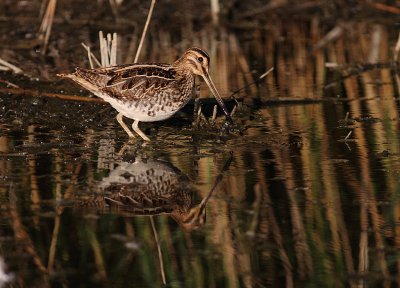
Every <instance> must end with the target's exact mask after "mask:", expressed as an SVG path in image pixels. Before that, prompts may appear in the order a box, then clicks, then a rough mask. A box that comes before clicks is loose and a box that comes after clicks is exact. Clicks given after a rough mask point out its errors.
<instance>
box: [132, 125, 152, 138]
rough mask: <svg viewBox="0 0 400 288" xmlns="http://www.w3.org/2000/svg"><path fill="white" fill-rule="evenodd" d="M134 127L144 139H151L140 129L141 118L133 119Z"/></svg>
mask: <svg viewBox="0 0 400 288" xmlns="http://www.w3.org/2000/svg"><path fill="white" fill-rule="evenodd" d="M132 129H133V131H135V132H136V133H137V134H139V136H140V137H142V138H143V140H144V141H150V139H149V138H148V137H147V136H146V135H145V134H144V133H143V132H142V131H141V130H140V129H139V120H135V121H133V124H132Z"/></svg>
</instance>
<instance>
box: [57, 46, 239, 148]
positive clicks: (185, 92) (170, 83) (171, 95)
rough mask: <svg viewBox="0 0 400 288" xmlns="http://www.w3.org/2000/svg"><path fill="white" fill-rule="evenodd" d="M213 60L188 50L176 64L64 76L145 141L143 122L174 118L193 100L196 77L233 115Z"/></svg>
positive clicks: (196, 50)
mask: <svg viewBox="0 0 400 288" xmlns="http://www.w3.org/2000/svg"><path fill="white" fill-rule="evenodd" d="M209 62H210V57H209V56H208V54H207V53H206V52H205V51H204V50H202V49H200V48H190V49H188V50H187V51H186V52H185V53H184V54H183V56H182V57H181V58H179V59H178V60H177V61H175V62H174V63H173V64H171V65H168V64H152V63H148V64H124V65H117V66H112V67H105V68H97V69H82V68H77V69H76V72H75V73H72V74H67V75H63V76H64V77H67V78H70V79H72V80H73V81H75V82H76V83H78V84H80V85H81V86H82V87H84V88H86V89H87V90H89V91H90V92H92V93H93V94H95V95H96V96H98V97H101V98H103V99H104V100H105V101H107V102H109V103H110V104H111V105H112V106H113V107H114V108H115V109H116V110H117V111H118V112H119V114H118V116H117V120H118V122H119V123H120V124H121V126H122V127H123V128H124V130H125V131H126V132H127V133H128V135H129V137H134V135H133V133H132V132H131V131H130V130H129V128H128V127H127V126H126V125H125V123H124V122H123V120H122V116H125V117H128V118H131V119H133V120H135V121H134V123H133V125H132V128H133V130H134V131H135V132H136V133H138V134H139V135H140V136H141V137H142V138H143V139H144V140H146V141H150V140H149V138H148V137H147V136H146V135H145V134H144V133H143V132H142V131H140V129H139V127H138V123H139V121H143V122H152V121H160V120H164V119H167V118H169V117H171V116H172V115H173V114H175V113H176V112H177V111H179V110H180V109H181V108H182V107H183V106H185V105H186V103H187V102H188V101H189V100H190V99H191V97H192V95H193V89H194V87H195V77H196V75H199V76H202V77H203V79H204V80H205V81H206V83H207V85H208V86H209V88H210V90H211V92H212V93H213V94H214V96H215V98H216V99H217V102H218V103H219V105H220V106H221V108H222V109H223V111H224V113H225V115H226V117H227V118H228V120H229V121H232V120H231V118H230V115H229V113H228V111H227V109H226V107H225V105H224V103H223V101H222V99H221V97H220V95H219V93H218V91H217V89H216V88H215V85H214V83H213V82H212V80H211V78H210V75H209V73H208V67H209Z"/></svg>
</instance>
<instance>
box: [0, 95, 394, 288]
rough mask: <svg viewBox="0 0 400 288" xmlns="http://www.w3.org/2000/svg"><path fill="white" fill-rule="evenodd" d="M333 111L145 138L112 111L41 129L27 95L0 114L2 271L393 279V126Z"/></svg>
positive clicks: (59, 278) (275, 111)
mask: <svg viewBox="0 0 400 288" xmlns="http://www.w3.org/2000/svg"><path fill="white" fill-rule="evenodd" d="M2 100H3V101H5V100H4V97H2ZM23 101H29V100H26V99H25V100H23ZM23 101H22V102H23ZM50 101H58V100H50ZM68 103H71V102H67V104H65V105H66V106H65V107H66V108H67V107H68ZM3 104H4V105H5V106H7V105H6V104H5V102H3ZM80 105H81V107H82V109H83V111H84V110H85V107H84V105H87V104H80ZM56 106H57V105H56ZM98 106H99V107H102V105H98ZM343 106H344V105H343V104H342V103H331V102H328V103H317V104H308V105H289V106H288V105H282V106H271V107H263V108H261V109H259V110H256V111H254V113H253V114H254V117H252V119H251V120H248V119H247V118H246V116H241V117H239V116H237V117H236V121H238V122H240V123H243V125H245V126H246V128H247V129H246V130H245V131H244V135H231V136H229V137H226V138H223V139H219V140H218V139H216V137H207V136H205V135H204V134H202V133H198V132H196V131H194V130H193V129H192V127H191V124H190V122H188V123H189V124H184V125H183V127H180V128H179V125H178V124H176V122H179V121H180V119H181V118H179V117H178V118H175V119H174V120H171V121H170V122H160V123H158V124H157V130H155V129H153V127H150V129H147V130H146V132H147V133H148V134H149V135H150V137H152V138H153V140H154V141H153V143H151V144H149V145H145V146H143V145H142V144H143V143H140V142H139V143H136V144H126V143H125V141H126V135H125V134H124V133H125V132H123V130H122V129H119V127H118V125H117V123H116V122H115V121H113V119H112V117H107V118H108V120H109V121H107V122H104V123H94V122H87V123H84V125H78V124H79V123H78V121H79V119H78V120H75V121H77V122H75V121H74V120H73V119H71V122H70V123H69V124H68V126H67V125H66V124H63V125H61V127H59V126H60V123H58V124H57V123H54V127H53V124H51V123H47V122H48V120H49V119H51V118H49V119H47V120H46V116H43V114H42V111H43V109H45V107H47V109H48V112H47V113H49V114H50V115H52V113H53V112H52V110H51V106H49V105H48V102H46V103H37V104H36V105H33V106H30V107H29V106H28V105H25V106H24V107H25V108H24V109H26V107H29V110H30V113H29V115H30V117H24V116H23V114H24V113H25V112H26V111H25V112H21V111H23V110H24V109H21V110H20V112H18V111H17V112H15V115H13V116H12V117H11V116H10V118H9V119H7V121H1V127H2V134H1V137H0V142H1V150H2V153H1V155H0V156H1V159H0V167H1V175H2V178H1V194H2V204H1V215H2V217H1V219H2V225H1V226H2V229H1V231H2V235H1V238H0V240H1V247H2V255H3V258H4V259H6V263H7V267H8V269H9V271H12V273H14V275H15V276H16V279H17V281H18V283H21V284H25V285H27V283H31V284H32V285H33V286H41V285H44V283H51V285H55V284H56V283H58V284H60V285H68V286H72V285H75V284H76V285H85V286H86V285H99V284H100V285H105V286H113V287H120V286H121V287H122V286H126V285H130V284H131V283H135V286H144V287H149V286H151V287H152V286H154V287H158V286H160V285H161V283H162V282H163V277H162V274H164V277H165V278H164V279H165V280H164V281H166V283H168V286H174V287H175V286H178V287H191V286H208V287H210V286H218V287H221V286H245V287H264V286H275V287H276V286H288V287H290V286H291V283H292V284H293V285H295V286H299V285H303V284H306V283H307V285H318V286H319V285H323V286H326V285H327V283H331V284H329V285H328V286H330V285H332V286H347V285H350V286H353V285H363V284H368V285H375V284H377V283H381V282H382V281H387V283H389V282H393V281H396V278H395V277H396V275H395V274H393V272H394V271H396V267H397V265H398V262H397V258H398V252H397V249H398V246H397V245H398V244H397V242H398V241H397V240H398V239H397V238H398V235H397V234H398V233H397V219H398V218H397V217H398V215H397V212H396V211H397V210H398V207H397V206H398V205H399V201H398V197H397V196H396V194H397V191H398V189H399V188H398V187H399V186H398V183H399V182H398V173H399V167H398V157H399V154H398V153H399V151H398V147H399V146H398V145H397V143H398V141H399V137H398V134H397V133H396V131H397V125H398V120H397V119H390V120H387V119H386V120H385V119H374V121H369V120H370V119H371V118H369V119H364V120H363V121H361V120H358V121H356V120H352V121H350V120H351V119H348V122H352V123H351V126H350V127H348V126H347V127H343V125H344V124H343V123H342V122H343V119H345V117H346V115H345V113H344V109H343ZM72 107H75V106H74V105H73V104H72V103H71V108H72ZM7 110H8V111H11V109H7ZM327 111H329V116H328V117H327V116H325V117H322V115H327ZM56 112H57V111H56ZM110 112H111V113H110V114H112V111H110ZM82 113H83V114H82V115H81V117H82V118H83V119H84V118H86V117H89V116H90V114H89V115H87V114H86V116H85V113H84V112H82ZM21 115H22V116H21ZM282 115H284V117H282ZM370 116H372V117H374V115H370ZM12 119H14V120H12ZM181 120H182V121H184V120H185V119H184V118H182V119H181ZM346 125H347V124H346ZM82 126H87V127H84V128H82ZM180 126H182V124H181V125H180ZM176 129H178V130H179V133H178V131H176ZM348 131H353V134H352V135H350V137H349V138H348V139H347V141H341V140H343V139H344V138H345V137H346V135H347V134H348ZM214 136H215V135H214ZM229 161H231V162H230V163H228V164H227V162H229ZM224 165H225V166H226V167H225V168H224ZM218 175H220V176H222V180H218V179H217V178H218ZM214 184H216V185H217V186H216V189H215V191H214V190H213V189H212V187H213V185H214ZM209 193H211V195H210V198H209V200H208V202H206V203H205V204H206V205H205V207H203V208H204V211H203V208H202V207H201V204H200V203H201V201H202V199H205V198H206V197H207V195H208V194H209ZM203 204H204V203H203ZM199 211H201V212H199ZM159 214H161V215H159ZM156 239H157V240H156ZM161 263H162V264H161ZM47 272H49V273H48V274H47ZM31 284H30V285H31ZM388 285H389V284H388Z"/></svg>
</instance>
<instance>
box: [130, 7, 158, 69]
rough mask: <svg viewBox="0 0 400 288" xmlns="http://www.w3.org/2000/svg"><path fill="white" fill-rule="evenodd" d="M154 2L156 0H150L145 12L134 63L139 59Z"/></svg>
mask: <svg viewBox="0 0 400 288" xmlns="http://www.w3.org/2000/svg"><path fill="white" fill-rule="evenodd" d="M155 4H156V0H151V4H150V9H149V13H148V14H147V19H146V24H145V25H144V28H143V34H142V37H141V38H140V42H139V47H138V49H137V51H136V56H135V60H134V63H137V61H138V60H139V55H140V51H141V50H142V46H143V42H144V38H145V37H146V33H147V29H148V27H149V23H150V19H151V15H152V14H153V10H154V6H155Z"/></svg>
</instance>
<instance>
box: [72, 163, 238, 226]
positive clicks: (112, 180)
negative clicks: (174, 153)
mask: <svg viewBox="0 0 400 288" xmlns="http://www.w3.org/2000/svg"><path fill="white" fill-rule="evenodd" d="M231 158H232V157H230V158H229V160H228V161H227V163H226V164H225V166H224V168H223V170H222V171H221V173H220V174H219V175H218V176H217V179H216V180H215V183H214V185H213V187H212V189H211V190H210V191H209V193H208V194H207V195H206V196H205V197H204V198H203V199H202V201H201V202H200V204H198V205H194V204H193V195H194V193H195V189H194V188H193V187H192V186H191V183H190V181H189V179H188V177H187V176H186V175H184V174H183V173H182V172H181V171H179V170H178V169H177V168H175V167H173V166H172V165H171V164H170V163H168V162H166V161H162V160H155V159H142V158H136V159H135V160H134V161H133V162H119V163H118V167H117V168H115V169H114V170H113V171H111V173H110V174H109V176H107V177H105V178H103V179H102V181H101V182H100V183H99V185H98V188H99V191H100V192H101V193H97V194H94V195H93V194H92V195H87V196H84V197H82V198H81V199H80V201H79V202H78V203H77V204H76V205H75V207H76V208H80V209H82V208H84V209H89V210H91V211H93V210H95V211H96V212H100V213H112V214H117V215H123V216H139V215H142V216H152V215H160V214H167V215H170V216H171V217H172V218H173V219H175V220H176V221H177V222H178V223H179V224H180V225H181V226H182V227H184V228H185V229H188V230H192V229H196V228H198V227H200V226H202V225H203V224H204V223H205V219H206V210H205V208H206V204H207V202H208V200H209V199H210V198H211V196H212V194H213V192H214V190H215V188H216V186H217V185H218V183H219V182H220V181H221V179H222V176H223V173H224V171H226V170H227V169H228V167H229V165H230V162H231V160H232V159H231Z"/></svg>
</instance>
